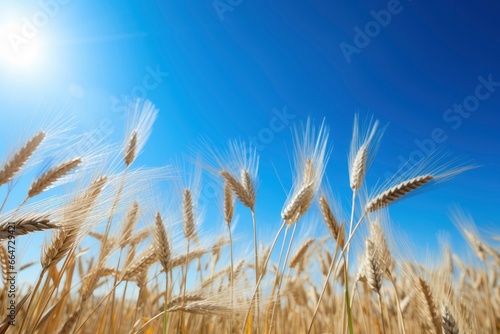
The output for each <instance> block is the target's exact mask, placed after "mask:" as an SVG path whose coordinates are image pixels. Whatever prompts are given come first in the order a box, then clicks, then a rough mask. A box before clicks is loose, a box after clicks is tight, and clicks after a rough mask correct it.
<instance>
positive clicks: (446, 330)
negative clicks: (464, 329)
mask: <svg viewBox="0 0 500 334" xmlns="http://www.w3.org/2000/svg"><path fill="white" fill-rule="evenodd" d="M441 321H442V325H443V334H459V333H460V330H459V329H458V325H457V323H456V322H455V318H453V315H452V314H451V312H450V310H449V309H448V307H447V306H446V305H444V306H443V310H442V312H441Z"/></svg>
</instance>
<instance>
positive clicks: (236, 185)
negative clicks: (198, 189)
mask: <svg viewBox="0 0 500 334" xmlns="http://www.w3.org/2000/svg"><path fill="white" fill-rule="evenodd" d="M220 174H221V176H222V177H223V178H224V180H225V181H226V183H227V184H229V186H230V187H231V190H232V191H233V192H234V194H235V195H236V197H238V199H239V200H240V201H241V203H243V205H245V206H246V207H247V208H249V209H250V210H252V211H253V208H254V205H255V198H253V197H252V195H251V194H249V193H248V192H247V189H246V188H245V187H244V186H243V185H242V184H241V183H240V182H238V180H236V179H235V178H234V177H233V176H232V175H231V174H230V173H229V172H228V171H225V170H223V171H221V172H220Z"/></svg>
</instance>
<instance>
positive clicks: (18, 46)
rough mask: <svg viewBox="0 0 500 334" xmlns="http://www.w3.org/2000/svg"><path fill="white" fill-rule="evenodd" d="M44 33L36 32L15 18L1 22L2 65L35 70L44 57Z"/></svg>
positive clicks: (17, 69)
mask: <svg viewBox="0 0 500 334" xmlns="http://www.w3.org/2000/svg"><path fill="white" fill-rule="evenodd" d="M43 45H44V43H43V36H42V34H35V33H33V31H30V30H28V29H26V27H25V26H23V25H19V23H18V22H16V21H15V20H10V21H9V20H7V21H3V20H2V22H0V67H3V68H6V69H12V70H15V71H22V70H30V71H32V70H34V69H36V68H37V67H39V66H40V65H41V64H42V59H43V58H44V48H43Z"/></svg>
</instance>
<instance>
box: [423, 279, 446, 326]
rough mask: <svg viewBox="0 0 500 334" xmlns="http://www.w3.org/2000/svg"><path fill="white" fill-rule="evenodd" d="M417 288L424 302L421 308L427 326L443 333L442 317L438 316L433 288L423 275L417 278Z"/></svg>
mask: <svg viewBox="0 0 500 334" xmlns="http://www.w3.org/2000/svg"><path fill="white" fill-rule="evenodd" d="M417 290H418V291H419V293H420V298H421V302H422V307H421V308H420V310H421V314H422V318H423V320H424V321H425V324H426V326H428V327H429V328H430V329H432V330H434V331H435V333H436V334H441V332H442V327H441V319H440V317H439V316H438V312H437V309H436V305H435V303H434V298H433V296H432V292H431V288H430V287H429V284H427V282H426V281H425V280H424V279H423V278H421V277H418V280H417Z"/></svg>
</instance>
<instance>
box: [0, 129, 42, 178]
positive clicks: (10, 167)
mask: <svg viewBox="0 0 500 334" xmlns="http://www.w3.org/2000/svg"><path fill="white" fill-rule="evenodd" d="M45 136H46V134H45V132H43V131H41V132H39V133H38V134H36V135H35V136H34V137H33V138H31V139H30V140H29V141H28V142H27V143H26V144H25V145H24V146H23V147H21V149H20V150H19V151H18V152H17V153H16V154H15V155H14V156H13V157H12V159H10V160H9V161H8V162H7V163H6V164H5V165H4V167H3V170H1V171H0V186H2V185H4V184H5V183H7V182H10V181H11V180H12V179H13V178H14V176H15V175H16V173H17V172H19V171H20V170H21V168H23V166H24V164H25V163H26V162H27V161H28V159H29V158H30V157H31V156H32V155H33V152H35V150H36V149H37V148H38V146H40V144H41V143H42V141H43V139H44V138H45Z"/></svg>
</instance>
